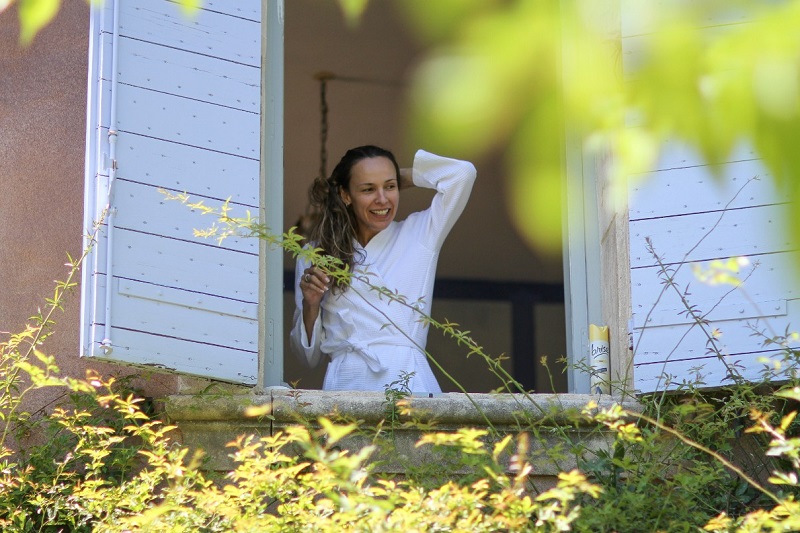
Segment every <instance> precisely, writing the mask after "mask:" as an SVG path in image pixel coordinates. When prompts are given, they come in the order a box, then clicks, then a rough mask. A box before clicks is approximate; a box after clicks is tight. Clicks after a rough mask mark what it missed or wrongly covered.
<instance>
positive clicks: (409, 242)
mask: <svg viewBox="0 0 800 533" xmlns="http://www.w3.org/2000/svg"><path fill="white" fill-rule="evenodd" d="M475 174H476V173H475V167H474V166H473V165H472V164H471V163H468V162H465V161H458V160H455V159H448V158H445V157H440V156H436V155H433V154H430V153H428V152H425V151H422V150H420V151H418V152H417V154H416V157H415V158H414V167H413V169H402V170H401V169H400V168H399V167H398V165H397V162H396V160H395V158H394V156H393V155H392V153H391V152H388V151H386V150H383V149H381V148H377V147H375V146H362V147H359V148H354V149H352V150H348V152H347V153H346V154H345V155H344V157H343V158H342V160H341V161H340V162H339V164H338V165H337V166H336V168H335V169H334V171H333V173H332V174H331V177H330V178H327V179H318V180H317V182H316V183H315V184H314V187H313V189H312V202H314V203H315V204H316V205H317V206H318V207H319V208H320V210H321V211H322V213H321V216H320V219H319V221H318V223H317V226H316V227H315V228H314V231H313V234H312V240H313V241H314V244H315V245H317V246H319V247H320V248H322V249H323V251H324V253H326V254H328V255H331V256H333V257H335V258H337V259H340V260H341V261H342V262H343V264H345V265H347V266H348V267H349V268H350V269H351V270H352V271H353V273H354V274H355V275H354V276H353V277H352V278H351V280H350V282H349V283H348V282H345V281H337V282H332V281H331V279H330V278H329V277H328V276H327V275H326V273H325V272H324V271H323V270H321V269H318V268H315V267H313V266H312V265H310V264H308V263H307V262H306V261H303V260H298V262H297V267H296V271H295V287H296V290H295V303H296V305H297V309H296V311H295V316H294V329H293V330H292V333H291V337H290V339H291V345H292V349H293V350H294V352H295V353H296V354H297V355H298V357H300V359H301V361H303V362H304V363H306V364H308V365H310V366H316V365H317V364H318V363H319V362H320V360H321V359H322V358H323V356H325V355H327V356H328V357H330V364H329V365H328V369H327V372H326V374H325V381H324V383H323V389H325V390H377V391H382V390H384V389H385V387H386V386H387V384H389V383H392V382H396V381H398V380H402V379H403V376H405V375H409V376H410V379H409V380H408V389H409V390H410V391H412V392H416V393H438V392H441V388H440V387H439V384H438V383H437V381H436V378H435V377H434V375H433V373H432V372H431V368H430V365H429V364H428V361H427V360H426V358H425V353H424V351H425V345H426V342H427V334H428V327H427V324H425V323H423V322H420V321H419V315H418V313H417V311H416V310H415V309H414V308H412V307H408V306H403V305H398V304H395V305H390V301H389V300H388V299H387V298H385V297H383V298H381V296H380V294H379V293H378V292H376V291H374V290H372V289H371V286H378V287H386V288H388V289H390V290H392V291H397V292H398V293H399V294H401V295H403V296H404V297H406V298H407V299H408V301H411V302H420V305H419V308H420V310H421V311H422V312H423V313H426V314H430V311H431V298H432V295H433V283H434V275H435V272H436V263H437V261H438V259H439V251H440V249H441V247H442V244H443V243H444V239H445V237H446V236H447V234H448V233H449V231H450V229H451V228H452V227H453V225H454V224H455V222H456V220H457V219H458V217H459V215H460V214H461V212H462V211H463V210H464V207H465V205H466V203H467V199H468V198H469V193H470V191H471V190H472V184H473V182H474V180H475ZM414 185H415V186H419V187H427V188H431V189H435V190H436V195H435V196H434V198H433V201H432V203H431V206H430V207H429V208H428V209H425V210H424V211H421V212H417V213H412V214H411V215H409V217H408V218H406V219H405V220H403V221H395V220H394V218H395V215H396V213H397V208H398V205H399V202H400V188H401V187H403V188H405V187H408V186H414Z"/></svg>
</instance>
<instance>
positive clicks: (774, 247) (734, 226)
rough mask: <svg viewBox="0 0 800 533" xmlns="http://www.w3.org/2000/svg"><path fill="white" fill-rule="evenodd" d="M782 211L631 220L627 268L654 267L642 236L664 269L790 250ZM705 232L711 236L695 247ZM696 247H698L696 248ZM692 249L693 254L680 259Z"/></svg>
mask: <svg viewBox="0 0 800 533" xmlns="http://www.w3.org/2000/svg"><path fill="white" fill-rule="evenodd" d="M687 193H688V194H692V193H691V192H688V191H687ZM786 210H787V206H785V205H766V206H758V207H749V208H743V209H735V210H731V211H727V212H725V213H699V214H691V215H684V216H677V217H666V218H658V219H652V220H639V221H633V222H631V224H630V228H631V229H630V231H631V267H632V268H639V267H647V266H653V265H655V264H656V261H655V259H654V258H653V257H652V255H651V254H649V253H648V252H647V249H646V245H645V238H647V237H650V238H651V240H652V242H653V245H654V247H655V251H656V253H657V254H658V255H659V256H660V257H661V258H662V260H663V261H664V262H665V263H668V264H673V263H678V262H681V261H684V260H685V261H707V260H710V259H718V258H726V257H731V256H740V255H754V254H765V253H774V252H785V251H788V250H791V249H792V242H791V239H790V238H789V236H788V235H787V234H786V231H785V229H786V227H787V226H786V220H787V211H786ZM712 230H713V231H712ZM708 232H712V233H711V234H710V235H709V236H708V237H707V238H705V239H704V240H702V242H700V240H701V238H702V237H703V236H704V235H705V234H706V233H708ZM698 242H700V244H699V245H698V246H697V247H696V248H695V245H696V244H697V243H698ZM692 248H694V250H693V251H691V253H690V254H689V256H688V257H685V254H686V253H687V252H689V251H690V250H691V249H692Z"/></svg>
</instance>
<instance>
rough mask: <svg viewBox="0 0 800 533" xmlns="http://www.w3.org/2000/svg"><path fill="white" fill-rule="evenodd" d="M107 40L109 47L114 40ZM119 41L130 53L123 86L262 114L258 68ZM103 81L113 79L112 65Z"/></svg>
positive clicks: (122, 63)
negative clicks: (142, 88)
mask: <svg viewBox="0 0 800 533" xmlns="http://www.w3.org/2000/svg"><path fill="white" fill-rule="evenodd" d="M105 40H107V41H108V42H109V44H110V41H111V36H110V35H106V36H105ZM120 41H121V45H122V46H124V47H125V49H126V51H127V53H126V54H123V55H122V56H121V57H120V58H119V69H118V70H119V72H118V79H119V82H120V83H123V84H126V85H133V86H136V87H144V88H147V89H150V90H154V91H159V92H163V93H167V94H173V95H176V96H181V97H184V98H191V99H193V100H200V101H206V102H213V103H215V104H217V105H223V106H227V107H232V108H234V109H239V110H242V111H249V112H251V113H258V112H259V107H260V103H259V101H258V90H257V89H258V86H259V79H258V76H259V69H258V68H257V67H255V66H251V65H243V64H240V63H231V62H228V61H219V59H217V58H214V57H208V56H205V55H201V54H196V53H192V52H189V51H186V50H178V49H174V48H168V47H164V46H161V45H158V44H154V43H151V42H144V41H138V40H136V39H130V38H120ZM103 77H104V78H105V79H110V78H111V73H110V65H108V69H107V70H106V72H104V73H103ZM254 89H256V90H254Z"/></svg>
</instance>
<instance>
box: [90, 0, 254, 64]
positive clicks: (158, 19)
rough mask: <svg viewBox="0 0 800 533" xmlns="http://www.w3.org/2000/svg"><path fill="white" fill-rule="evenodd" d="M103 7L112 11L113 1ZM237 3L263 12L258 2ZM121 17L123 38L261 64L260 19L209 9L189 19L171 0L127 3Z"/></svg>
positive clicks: (246, 62) (130, 0)
mask: <svg viewBox="0 0 800 533" xmlns="http://www.w3.org/2000/svg"><path fill="white" fill-rule="evenodd" d="M104 4H105V11H107V12H108V11H110V8H111V2H110V1H108V2H104ZM232 4H234V3H233V2H232ZM235 4H240V5H241V7H242V9H246V10H252V9H254V8H256V9H259V10H260V6H259V2H253V1H252V0H237V1H236V2H235ZM217 5H218V6H219V5H220V4H217ZM106 16H108V15H106ZM119 18H120V35H121V36H123V37H130V38H133V39H138V40H140V41H147V42H152V43H155V44H159V45H162V46H165V47H171V48H176V49H179V50H188V51H191V52H194V53H197V54H203V55H207V56H211V57H216V58H219V59H223V60H226V61H231V62H236V63H243V64H246V65H250V66H253V67H260V65H261V57H260V56H261V25H260V24H259V21H258V20H253V19H247V18H243V17H240V16H230V15H227V14H225V13H222V12H219V11H211V10H208V9H199V10H197V11H196V12H195V13H194V15H193V16H191V17H187V16H186V14H185V13H183V12H182V11H181V9H180V6H179V5H178V4H177V3H175V2H170V1H168V0H124V1H123V3H122V9H121V11H120V17H119Z"/></svg>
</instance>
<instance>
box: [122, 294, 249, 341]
mask: <svg viewBox="0 0 800 533" xmlns="http://www.w3.org/2000/svg"><path fill="white" fill-rule="evenodd" d="M117 292H119V294H124V295H125V296H128V297H131V298H140V299H143V300H150V301H154V302H159V303H169V304H172V305H176V306H180V307H184V308H187V309H203V310H206V311H211V312H213V313H215V314H218V315H226V316H231V317H236V318H246V319H248V320H257V319H258V316H257V314H258V309H257V308H258V303H257V302H246V301H242V300H233V299H231V298H224V297H220V296H212V295H209V294H198V293H194V292H188V291H182V290H179V289H173V288H170V287H163V286H159V285H152V284H150V283H142V282H140V281H134V280H120V281H119V287H118V289H117ZM131 316H133V317H135V319H137V320H146V319H147V318H145V317H142V316H139V314H138V313H131ZM236 322H237V323H241V321H239V320H237V321H236ZM165 327H166V326H165ZM170 328H171V329H172V330H174V329H175V328H172V327H171V325H170ZM187 329H188V328H187ZM194 329H197V328H194ZM215 329H219V330H223V331H225V333H233V332H234V331H237V330H240V329H242V328H240V327H236V326H235V325H234V326H233V327H232V328H231V329H230V331H228V330H227V329H226V328H215ZM193 333H194V334H196V333H197V332H193ZM243 333H244V332H242V334H243ZM207 334H208V332H206V331H203V332H201V335H207ZM234 337H237V335H234ZM240 341H241V339H239V338H238V337H237V338H235V340H234V342H236V343H239V342H240ZM246 344H248V345H253V344H254V343H253V341H252V339H251V340H250V341H247V342H246Z"/></svg>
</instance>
